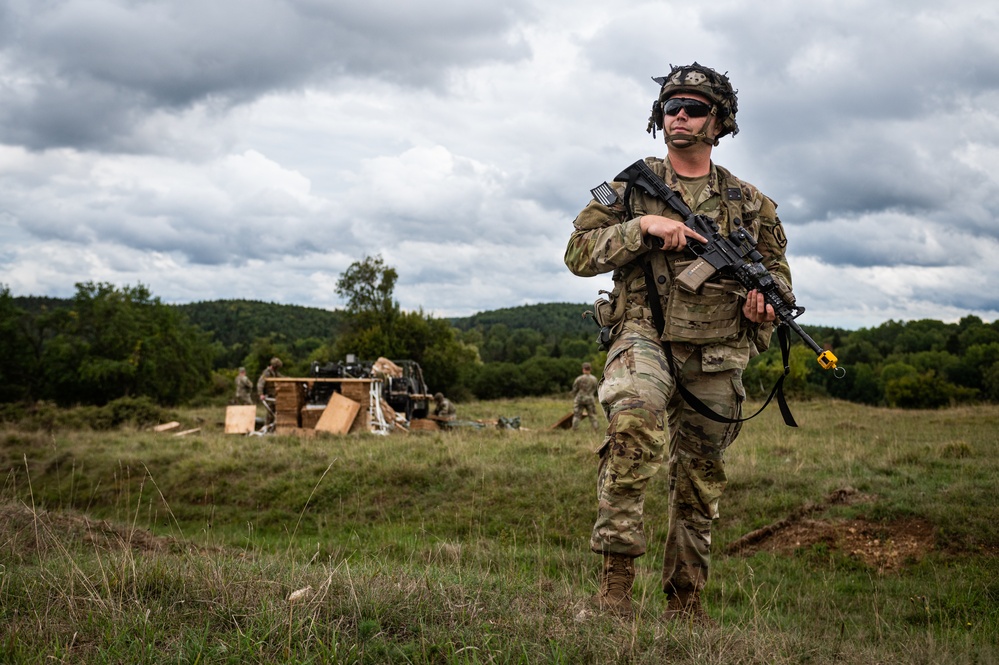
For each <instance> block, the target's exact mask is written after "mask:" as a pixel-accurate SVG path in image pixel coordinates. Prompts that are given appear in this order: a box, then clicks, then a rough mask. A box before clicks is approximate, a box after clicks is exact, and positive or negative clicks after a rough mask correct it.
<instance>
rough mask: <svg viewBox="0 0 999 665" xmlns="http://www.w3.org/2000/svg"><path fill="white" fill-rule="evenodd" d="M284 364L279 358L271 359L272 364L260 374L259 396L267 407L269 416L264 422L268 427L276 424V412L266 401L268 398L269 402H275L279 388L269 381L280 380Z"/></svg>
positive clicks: (258, 381) (265, 417)
mask: <svg viewBox="0 0 999 665" xmlns="http://www.w3.org/2000/svg"><path fill="white" fill-rule="evenodd" d="M283 366H284V365H283V363H282V362H281V360H280V359H278V358H271V362H270V364H269V365H268V366H267V367H265V368H264V371H263V372H261V373H260V378H259V379H257V394H258V395H260V401H261V402H264V406H267V414H266V416H264V422H265V424H266V425H268V426H269V425H271V424H272V423H274V420H275V418H274V410H273V407H270V406H268V403H267V402H265V401H264V398H267V400H268V401H270V400H273V399H274V396H275V395H276V394H277V387H276V386H275V385H274V383H273V382H270V381H268V380H267V379H278V378H281V377H282V376H283V375H282V374H281V372H280V369H281V367H283Z"/></svg>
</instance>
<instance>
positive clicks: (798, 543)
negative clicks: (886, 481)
mask: <svg viewBox="0 0 999 665" xmlns="http://www.w3.org/2000/svg"><path fill="white" fill-rule="evenodd" d="M875 499H876V497H874V496H872V495H867V494H863V493H860V492H857V491H856V490H854V489H852V488H844V489H840V490H836V491H835V492H833V493H831V494H830V495H829V496H828V497H826V500H825V501H824V502H823V503H821V504H809V505H806V506H803V507H802V508H800V509H799V510H797V511H795V513H794V514H792V515H790V516H788V517H787V518H785V519H783V520H780V521H777V522H774V523H773V524H769V525H767V526H765V527H763V528H761V529H757V530H755V531H752V532H750V533H748V534H746V535H745V536H743V537H741V538H739V539H738V540H736V541H735V542H733V543H732V544H731V545H729V546H728V547H727V548H726V552H727V553H729V554H742V555H745V556H751V555H752V554H754V553H756V552H773V553H777V554H786V555H792V554H795V553H798V552H800V551H801V550H803V549H810V548H813V547H815V546H818V545H824V546H825V547H828V548H829V549H831V550H836V551H839V552H842V553H845V554H846V555H848V556H850V557H853V558H855V559H858V560H859V561H861V562H863V563H864V564H865V565H867V566H869V567H871V568H874V569H876V570H878V572H889V571H896V570H898V569H899V568H901V567H903V566H904V565H906V564H909V563H914V562H917V561H919V560H920V559H922V557H923V556H924V555H925V554H926V553H927V552H930V551H932V550H933V548H934V542H935V529H934V527H933V525H932V524H930V523H929V522H927V521H925V520H920V519H905V520H898V521H895V522H890V523H882V522H870V521H867V520H863V519H855V520H823V519H814V518H813V515H815V514H816V513H819V512H821V511H822V510H824V509H825V508H826V507H828V506H831V505H837V504H840V505H854V504H858V503H870V502H872V501H874V500H875Z"/></svg>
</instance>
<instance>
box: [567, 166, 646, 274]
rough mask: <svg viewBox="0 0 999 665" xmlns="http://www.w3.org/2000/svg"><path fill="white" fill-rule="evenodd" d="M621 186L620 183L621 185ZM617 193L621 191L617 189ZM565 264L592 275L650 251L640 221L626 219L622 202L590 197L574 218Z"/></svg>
mask: <svg viewBox="0 0 999 665" xmlns="http://www.w3.org/2000/svg"><path fill="white" fill-rule="evenodd" d="M621 187H622V189H623V185H622V186H621ZM619 194H620V192H619ZM573 227H574V229H575V230H574V231H573V232H572V235H571V236H570V237H569V245H568V247H566V250H565V265H566V266H567V267H568V268H569V270H571V271H572V272H573V274H576V275H579V276H580V277H593V276H594V275H600V274H603V273H606V272H610V271H612V270H614V269H616V268H620V267H621V266H624V265H627V264H628V263H630V262H631V261H633V260H634V259H635V258H636V257H638V256H640V255H642V254H644V253H646V252H648V251H649V248H650V245H649V244H648V243H647V242H646V241H645V239H644V238H643V237H642V227H641V222H640V221H639V220H638V219H627V212H626V211H625V209H624V206H623V204H621V203H620V202H619V203H615V204H613V205H611V206H605V205H603V204H602V203H599V202H598V201H596V200H593V201H590V203H589V205H587V206H586V207H585V208H584V209H583V211H582V212H581V213H579V216H577V217H576V220H575V221H574V222H573Z"/></svg>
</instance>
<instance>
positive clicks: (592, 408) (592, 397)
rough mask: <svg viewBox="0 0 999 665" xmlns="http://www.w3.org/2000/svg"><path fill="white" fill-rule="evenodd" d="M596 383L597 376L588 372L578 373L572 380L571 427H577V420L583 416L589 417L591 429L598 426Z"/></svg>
mask: <svg viewBox="0 0 999 665" xmlns="http://www.w3.org/2000/svg"><path fill="white" fill-rule="evenodd" d="M598 383H599V382H598V381H597V377H595V376H593V375H592V374H590V373H588V372H587V373H585V374H580V375H579V376H577V377H576V380H575V381H573V382H572V395H573V398H572V429H576V428H578V427H579V421H581V420H582V419H583V418H584V417H585V418H589V419H590V424H591V425H592V426H593V429H597V427H598V426H599V425H598V423H597V414H596V409H597V399H596V393H597V384H598ZM584 413H585V416H584Z"/></svg>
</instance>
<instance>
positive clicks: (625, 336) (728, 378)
mask: <svg viewBox="0 0 999 665" xmlns="http://www.w3.org/2000/svg"><path fill="white" fill-rule="evenodd" d="M645 161H646V163H647V164H648V165H649V166H650V168H652V170H653V171H655V172H656V174H657V175H659V176H660V177H661V178H662V179H663V180H664V181H665V183H666V184H667V185H669V187H670V188H671V189H673V190H675V191H677V192H679V193H680V194H681V196H682V197H683V198H684V201H685V202H686V204H687V205H688V206H690V208H691V209H692V210H694V211H695V212H696V213H699V214H703V215H706V216H708V217H710V218H712V219H713V220H715V221H716V223H717V224H718V225H719V227H720V230H721V232H722V234H723V235H725V234H728V232H729V231H730V230H731V229H732V228H733V227H734V225H735V224H736V222H735V221H734V220H735V219H739V222H737V223H740V224H742V226H743V227H744V228H746V229H747V230H748V231H750V232H751V233H752V234H753V235H754V236H755V237H756V238H757V239H758V245H757V249H758V250H759V251H760V253H761V254H762V256H763V259H762V263H763V265H764V266H766V267H767V269H768V270H770V272H771V274H774V275H775V276H779V277H780V278H782V279H783V280H784V281H785V282H786V283H787V284H788V286H790V271H789V269H788V266H787V262H786V260H785V257H784V246H785V244H786V241H785V236H784V233H783V229H782V227H781V224H780V221H779V220H778V218H777V214H776V206H775V205H774V203H773V202H772V201H771V200H770V199H768V198H767V197H765V196H764V195H763V194H761V193H760V192H759V190H757V189H756V188H755V187H753V186H752V185H750V184H748V183H745V182H742V181H740V180H738V179H736V178H735V177H734V176H732V175H731V174H730V173H728V172H727V171H726V170H724V169H722V168H721V167H719V166H716V165H715V164H713V163H712V165H711V170H710V173H709V175H708V178H707V184H706V186H705V187H704V188H703V189H702V190H701V192H700V194H699V196H698V197H697V199H696V200H694V199H693V198H692V197H691V196H690V194H689V193H688V192H687V190H686V189H685V188H684V186H683V184H682V181H681V179H680V178H679V176H677V174H676V173H675V171H674V170H673V168H672V167H671V165H670V164H669V162H668V161H664V160H661V159H657V158H648V159H646V160H645ZM611 186H612V187H613V189H614V190H615V192H616V193H617V195H618V201H617V202H616V203H613V204H611V205H610V206H606V205H603V204H601V203H599V202H597V201H596V200H594V201H591V202H590V204H589V205H587V206H586V208H585V209H584V210H583V211H582V212H581V213H580V214H579V216H578V217H577V218H576V220H575V222H574V227H575V231H574V232H573V234H572V236H571V237H570V239H569V244H568V247H567V249H566V253H565V263H566V265H567V266H568V267H569V269H570V270H571V271H572V272H573V273H575V274H577V275H580V276H583V277H590V276H594V275H598V274H602V273H606V272H610V271H613V277H614V290H613V292H612V293H611V294H610V300H609V301H605V302H604V303H603V305H604V307H597V308H596V309H597V315H598V316H597V318H598V321H599V322H600V323H601V325H609V326H610V327H611V329H612V331H613V334H614V335H615V337H614V338H613V341H612V343H611V346H610V349H609V351H608V354H607V362H606V365H605V368H604V373H603V378H602V379H601V381H600V387H599V398H600V402H601V404H602V405H603V407H604V409H605V413H607V414H608V420H609V423H608V427H607V435H606V437H605V439H604V441H603V443H602V445H601V446H600V448H599V449H598V454H599V455H600V464H599V471H598V480H597V489H598V510H597V520H596V523H595V524H594V527H593V531H592V535H591V538H590V547H591V549H592V550H593V551H594V552H598V553H604V554H615V555H626V556H640V555H642V554H644V553H645V551H646V546H647V545H646V538H645V531H644V519H643V506H644V497H645V490H646V486H647V484H648V482H649V480H650V479H651V478H652V476H654V475H655V474H656V472H657V471H658V470H659V467H660V466H661V465H662V464H663V462H664V461H666V462H667V470H668V478H669V492H670V495H669V497H670V498H669V505H670V512H669V529H668V533H667V536H666V546H665V556H664V562H663V590H664V591H667V593H678V592H686V591H693V592H697V591H699V590H700V589H701V588H703V586H704V584H705V582H706V581H707V577H708V567H709V563H710V545H711V521H712V520H713V519H715V518H717V517H718V504H719V500H720V498H721V495H722V492H723V491H724V488H725V483H726V476H725V463H724V453H725V449H726V448H728V446H729V445H731V443H732V442H733V441H734V440H735V438H736V436H738V433H739V425H738V424H721V423H716V422H714V421H712V420H709V419H707V418H704V417H703V416H701V415H699V414H698V413H697V412H696V411H694V410H693V409H692V408H691V407H689V406H688V405H687V404H686V403H685V402H684V401H683V399H682V398H681V397H680V395H679V394H678V392H677V390H676V384H675V381H674V375H673V372H672V371H671V369H670V364H669V360H668V357H667V355H666V353H665V350H664V346H663V345H664V344H669V348H670V349H671V351H672V355H673V359H674V363H675V365H674V366H675V367H676V369H677V371H678V372H679V374H680V380H681V381H682V382H683V384H684V386H686V387H687V388H688V389H689V390H690V391H691V392H692V393H693V394H694V395H696V396H697V397H699V398H700V399H701V400H702V401H703V402H705V403H706V404H707V405H708V406H709V407H711V408H712V409H713V410H714V411H715V412H717V413H719V414H721V415H723V416H727V417H730V418H737V417H739V416H740V415H741V410H742V403H743V400H744V399H745V392H744V390H743V386H742V371H743V369H745V367H746V364H747V363H748V362H749V359H750V357H751V356H753V355H755V354H756V353H757V352H758V349H764V348H766V346H767V345H768V344H769V338H770V333H771V331H772V327H771V325H770V324H762V325H758V324H753V323H752V322H750V321H749V320H747V319H746V318H745V317H743V316H742V304H743V302H744V300H745V296H746V292H745V289H744V288H742V287H741V286H740V285H739V284H738V283H736V282H733V281H730V280H727V279H722V278H721V277H719V276H718V275H715V276H714V277H712V278H711V279H710V280H709V281H708V282H707V283H706V284H705V285H704V286H703V287H702V288H701V289H700V290H699V291H698V292H697V293H694V294H691V293H689V292H687V291H685V290H684V289H683V288H682V287H680V286H679V284H678V283H677V282H676V280H675V279H674V276H675V275H677V274H679V271H682V270H683V269H684V267H685V266H684V262H685V261H688V260H689V259H690V257H689V255H685V254H684V253H682V252H672V251H665V252H664V251H660V250H653V249H652V246H651V244H650V242H649V239H648V238H647V237H644V236H643V234H642V231H641V226H640V218H641V217H642V216H643V215H645V214H654V215H662V216H664V217H668V218H670V219H679V216H678V215H677V214H676V213H674V212H673V211H672V209H669V208H668V207H667V205H666V204H665V203H663V202H662V201H660V200H658V199H656V198H653V197H651V196H648V195H646V194H645V193H644V192H643V191H641V190H638V189H636V190H633V191H632V192H631V195H630V204H631V205H630V212H629V210H628V209H627V208H626V207H625V205H624V202H623V200H622V199H623V196H624V194H625V183H617V182H615V183H611ZM646 260H648V261H650V263H651V267H652V273H653V275H654V276H655V278H656V282H657V283H656V284H655V285H654V289H655V291H656V293H657V295H658V297H659V299H660V304H661V307H662V311H663V312H664V313H665V318H666V330H665V332H664V334H663V342H662V343H661V342H660V339H659V334H658V332H657V331H656V327H655V324H654V322H653V319H652V313H651V310H650V309H649V303H648V293H647V290H646V279H645V272H644V270H643V262H644V261H646ZM598 302H599V301H598ZM667 427H668V429H667ZM667 433H669V434H668V435H667Z"/></svg>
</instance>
